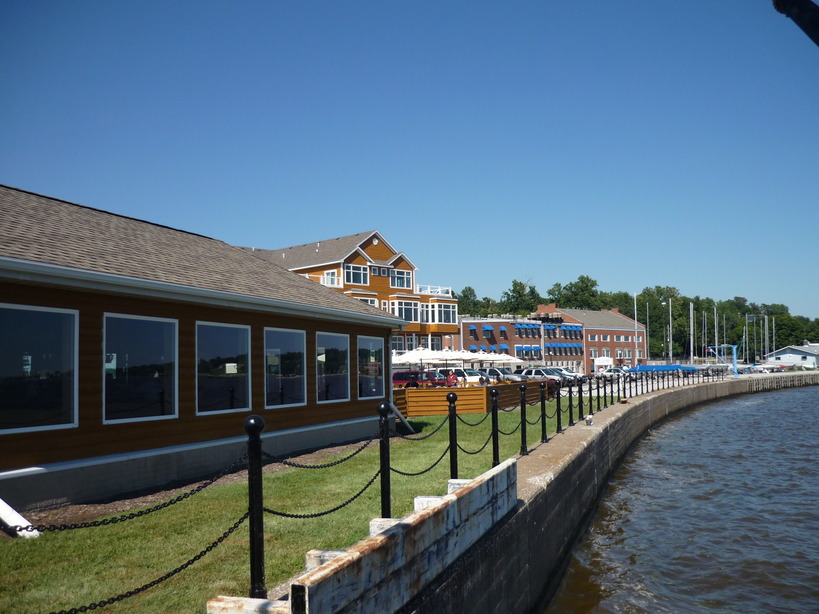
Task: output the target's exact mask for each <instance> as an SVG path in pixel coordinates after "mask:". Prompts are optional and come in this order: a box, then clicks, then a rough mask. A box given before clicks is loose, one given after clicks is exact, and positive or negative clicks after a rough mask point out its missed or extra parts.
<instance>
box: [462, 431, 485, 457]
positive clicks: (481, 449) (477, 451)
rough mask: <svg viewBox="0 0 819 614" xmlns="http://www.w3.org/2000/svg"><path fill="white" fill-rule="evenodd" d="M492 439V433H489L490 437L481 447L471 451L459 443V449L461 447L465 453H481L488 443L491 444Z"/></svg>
mask: <svg viewBox="0 0 819 614" xmlns="http://www.w3.org/2000/svg"><path fill="white" fill-rule="evenodd" d="M490 441H492V433H489V437H488V438H487V440H486V441H485V442H484V444H483V445H482V446H481V447H480V448H478V449H477V450H475V451H474V452H470V451H469V450H464V449H463V448H462V447H461V444H458V449H459V450H460V451H461V452H463V453H464V454H480V453H481V452H483V451H484V450H486V446H488V445H489V442H490Z"/></svg>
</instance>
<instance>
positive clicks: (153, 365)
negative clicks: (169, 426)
mask: <svg viewBox="0 0 819 614" xmlns="http://www.w3.org/2000/svg"><path fill="white" fill-rule="evenodd" d="M176 329H177V323H176V320H167V319H164V318H144V317H137V316H126V315H112V314H106V315H105V331H104V338H105V341H104V346H103V347H104V348H105V366H104V373H105V384H104V390H105V391H104V394H103V398H104V405H105V407H104V410H103V416H104V418H103V421H104V422H106V423H107V422H119V421H122V420H128V421H135V420H152V419H158V418H174V417H176V390H177V357H176V354H177V333H176Z"/></svg>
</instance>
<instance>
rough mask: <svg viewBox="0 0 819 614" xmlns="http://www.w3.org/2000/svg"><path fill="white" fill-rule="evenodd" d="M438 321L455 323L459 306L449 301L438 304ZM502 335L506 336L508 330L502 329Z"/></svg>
mask: <svg viewBox="0 0 819 614" xmlns="http://www.w3.org/2000/svg"><path fill="white" fill-rule="evenodd" d="M438 322H440V323H441V324H455V323H456V322H458V306H457V305H452V304H448V303H442V304H440V305H438ZM501 336H504V337H505V336H506V331H501Z"/></svg>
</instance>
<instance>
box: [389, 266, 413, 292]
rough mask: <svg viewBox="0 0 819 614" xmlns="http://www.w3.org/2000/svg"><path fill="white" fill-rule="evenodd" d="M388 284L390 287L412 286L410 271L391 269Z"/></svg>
mask: <svg viewBox="0 0 819 614" xmlns="http://www.w3.org/2000/svg"><path fill="white" fill-rule="evenodd" d="M390 286H391V287H392V288H412V271H402V270H400V269H393V270H391V271H390Z"/></svg>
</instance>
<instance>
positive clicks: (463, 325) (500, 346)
mask: <svg viewBox="0 0 819 614" xmlns="http://www.w3.org/2000/svg"><path fill="white" fill-rule="evenodd" d="M460 340H461V342H460V347H459V348H456V349H462V350H466V351H467V352H476V353H480V352H485V353H486V352H488V353H496V354H508V355H510V356H515V357H516V358H520V359H521V360H523V361H524V362H526V363H531V364H541V362H542V360H543V327H542V326H541V324H540V322H538V321H537V320H532V319H530V318H523V317H516V316H511V315H502V316H489V317H485V318H471V317H465V318H461V321H460ZM476 358H479V356H476Z"/></svg>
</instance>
